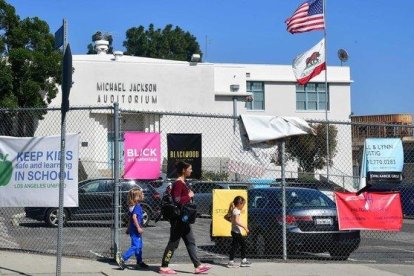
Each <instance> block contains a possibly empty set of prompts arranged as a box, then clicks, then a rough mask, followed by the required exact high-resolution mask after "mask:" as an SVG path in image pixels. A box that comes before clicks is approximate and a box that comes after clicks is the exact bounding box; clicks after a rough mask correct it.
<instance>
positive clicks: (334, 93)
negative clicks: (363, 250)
mask: <svg viewBox="0 0 414 276" xmlns="http://www.w3.org/2000/svg"><path fill="white" fill-rule="evenodd" d="M73 67H74V72H73V86H72V89H71V92H70V105H71V106H72V107H78V106H92V107H97V106H110V105H113V103H114V102H118V103H119V107H120V109H121V110H122V111H124V110H128V111H156V112H161V113H162V112H167V113H171V112H177V113H197V114H222V115H240V114H255V115H271V116H295V117H300V118H304V119H313V120H325V116H326V113H325V104H326V101H327V99H326V97H325V95H326V94H325V77H324V73H323V72H322V74H320V75H319V76H317V77H315V78H314V79H312V80H311V82H310V83H308V84H307V85H306V86H297V85H296V80H295V77H294V75H293V71H292V67H291V65H270V64H220V63H207V62H206V63H204V62H184V61H173V60H162V59H152V58H144V57H135V56H125V55H124V56H122V55H117V56H115V55H113V54H107V53H105V51H103V52H101V53H99V54H97V55H74V56H73ZM327 79H328V88H329V89H328V93H327V94H328V112H327V114H328V118H329V120H332V121H344V122H349V121H350V119H349V118H350V113H351V86H350V84H351V83H352V81H351V78H350V68H349V67H346V66H344V67H336V66H329V67H328V70H327ZM249 96H252V98H253V101H252V102H246V99H247V98H246V97H249ZM60 104H61V92H59V93H58V96H57V97H56V98H55V99H54V100H53V101H52V103H51V104H50V105H49V107H60ZM84 114H85V115H84V116H83V117H82V119H81V122H78V123H79V124H78V125H77V126H76V127H74V128H72V127H71V126H70V125H69V124H68V127H67V132H71V131H77V132H79V133H80V135H81V146H80V157H81V159H82V160H90V162H89V163H88V164H89V165H87V166H86V169H87V170H89V176H93V172H94V171H97V170H96V168H100V167H101V166H103V165H102V164H104V163H107V162H108V160H110V159H111V152H112V150H111V145H110V144H111V143H109V142H110V141H106V143H105V141H102V140H100V142H99V143H96V141H95V143H94V140H95V139H97V137H96V136H97V135H96V133H103V132H105V131H106V132H108V129H112V125H113V121H112V120H113V117H112V116H113V115H112V114H111V112H109V111H99V110H97V111H96V112H91V111H85V112H84ZM54 115H57V113H55V114H54ZM59 116H60V114H59ZM121 116H122V131H146V132H152V131H155V132H156V131H157V130H158V129H159V126H160V125H163V131H164V132H166V131H167V132H171V133H177V132H183V131H184V132H186V131H188V132H191V129H188V130H186V129H185V128H184V129H183V128H182V126H181V127H180V130H179V131H177V130H176V129H175V127H176V126H174V123H172V122H171V121H170V122H169V124H168V126H166V125H165V124H163V120H164V118H163V116H154V115H151V114H139V115H138V114H134V113H133V112H132V113H131V112H124V113H122V114H121ZM69 118H70V117H69ZM42 124H45V125H47V126H48V127H47V131H46V128H45V127H39V128H38V131H37V132H36V135H51V134H60V117H59V118H58V117H56V116H52V114H47V115H46V116H45V119H44V120H43V121H41V122H39V126H41V125H42ZM209 129H211V126H209V125H206V126H205V130H206V133H204V131H201V133H202V134H203V147H204V144H208V143H209V142H210V140H214V139H215V137H214V136H211V135H209V134H208V133H207V132H208V130H209ZM229 131H230V132H232V131H233V130H232V129H231V130H229ZM46 132H47V133H46ZM164 134H166V133H164ZM163 136H165V135H163ZM100 139H102V138H100ZM162 139H165V137H163V138H162ZM211 144H212V146H214V147H219V145H216V144H214V143H211ZM337 149H338V153H337V156H336V157H335V160H334V164H340V166H338V167H337V168H332V172H331V173H332V175H335V174H337V175H341V176H346V177H348V176H349V177H351V176H352V143H351V128H350V127H346V128H338V146H337ZM163 150H166V149H165V145H163ZM208 155H210V156H208ZM213 155H215V156H213ZM228 156H229V153H228V152H226V149H223V148H221V149H220V148H218V149H217V150H211V151H209V152H203V158H208V157H210V158H222V157H223V158H224V157H228ZM86 163H87V162H85V164H86ZM203 164H204V160H203ZM95 176H96V175H95ZM264 177H265V176H264ZM332 180H333V181H335V179H334V178H332ZM349 180H351V178H349ZM338 181H339V180H338ZM341 185H342V184H341ZM346 186H347V188H350V187H351V186H352V183H347V184H346Z"/></svg>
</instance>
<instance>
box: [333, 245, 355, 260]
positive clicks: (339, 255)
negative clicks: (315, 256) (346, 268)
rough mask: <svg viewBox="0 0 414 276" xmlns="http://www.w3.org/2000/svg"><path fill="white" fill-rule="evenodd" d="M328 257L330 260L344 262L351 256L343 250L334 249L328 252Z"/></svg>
mask: <svg viewBox="0 0 414 276" xmlns="http://www.w3.org/2000/svg"><path fill="white" fill-rule="evenodd" d="M329 255H331V258H332V259H334V260H337V261H346V260H347V259H348V258H349V255H351V252H349V251H346V250H343V249H341V248H334V249H331V250H329Z"/></svg>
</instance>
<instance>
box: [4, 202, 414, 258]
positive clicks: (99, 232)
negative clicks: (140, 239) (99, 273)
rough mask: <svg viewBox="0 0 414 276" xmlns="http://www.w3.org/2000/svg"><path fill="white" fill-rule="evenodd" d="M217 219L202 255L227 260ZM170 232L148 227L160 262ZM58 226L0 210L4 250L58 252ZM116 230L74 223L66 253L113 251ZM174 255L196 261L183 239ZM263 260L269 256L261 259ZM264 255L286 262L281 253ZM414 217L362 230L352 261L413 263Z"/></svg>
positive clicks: (148, 252) (203, 233)
mask: <svg viewBox="0 0 414 276" xmlns="http://www.w3.org/2000/svg"><path fill="white" fill-rule="evenodd" d="M210 222H211V219H210V218H208V217H204V218H198V219H197V221H196V223H195V224H194V225H193V231H194V234H195V237H196V241H197V246H198V254H199V257H200V258H202V259H203V260H205V261H215V262H221V261H224V260H225V259H226V258H227V252H223V251H222V250H219V249H218V248H216V247H215V245H214V243H213V242H211V241H210V236H209V227H210ZM168 236H169V223H168V222H166V221H159V222H157V223H156V224H154V222H151V224H150V225H149V226H148V227H146V228H145V233H144V253H143V254H144V258H145V259H147V260H148V261H151V262H158V261H159V260H160V258H161V256H162V254H163V250H164V248H165V245H166V244H167V241H168ZM56 237H57V229H56V228H50V227H47V226H46V225H45V224H44V223H43V222H38V221H34V220H31V219H26V218H24V217H22V209H21V208H13V209H12V208H7V209H6V208H3V209H2V210H0V249H14V250H23V251H32V252H41V253H46V254H54V253H55V252H56V239H57V238H56ZM120 237H121V243H120V246H121V249H122V250H125V249H126V248H127V247H128V246H129V236H128V235H126V234H124V229H122V230H121V233H120ZM111 240H112V229H111V223H110V221H87V222H71V223H69V224H68V225H67V226H66V227H65V228H64V254H65V255H70V256H80V257H88V258H98V257H109V256H110V255H111ZM288 258H289V259H294V260H301V261H309V260H310V261H322V262H326V261H332V260H331V258H330V256H329V254H327V253H322V254H306V253H302V254H295V255H289V256H288ZM174 260H176V261H188V262H189V261H190V259H189V257H188V254H187V251H186V249H185V246H184V244H183V243H181V244H180V246H179V248H178V250H177V251H176V253H175V256H174ZM261 260H263V258H261ZM264 260H269V261H281V257H280V256H271V257H270V258H266V259H264ZM413 260H414V220H412V219H405V220H404V226H403V229H402V231H401V232H378V231H362V232H361V244H360V246H359V248H358V249H357V250H356V251H355V252H353V253H352V254H351V256H350V258H349V259H348V262H361V263H413V262H414V261H413Z"/></svg>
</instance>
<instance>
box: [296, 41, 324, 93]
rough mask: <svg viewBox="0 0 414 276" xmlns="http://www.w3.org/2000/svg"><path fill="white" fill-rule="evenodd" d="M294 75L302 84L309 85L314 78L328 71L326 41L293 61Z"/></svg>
mask: <svg viewBox="0 0 414 276" xmlns="http://www.w3.org/2000/svg"><path fill="white" fill-rule="evenodd" d="M292 67H293V73H294V74H295V77H296V79H297V80H298V82H299V83H300V84H302V85H303V84H306V83H308V82H309V81H310V80H311V79H312V78H313V77H315V76H317V75H319V74H320V73H321V72H322V71H323V70H326V62H325V39H322V40H321V41H320V42H319V43H318V44H316V45H315V46H313V47H312V48H311V49H309V50H308V51H306V52H305V53H303V54H301V55H299V56H297V57H296V58H295V59H294V60H293V65H292Z"/></svg>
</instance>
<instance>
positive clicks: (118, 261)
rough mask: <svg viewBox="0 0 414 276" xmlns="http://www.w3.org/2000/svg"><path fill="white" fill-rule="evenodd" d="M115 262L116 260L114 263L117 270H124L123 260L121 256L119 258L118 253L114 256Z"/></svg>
mask: <svg viewBox="0 0 414 276" xmlns="http://www.w3.org/2000/svg"><path fill="white" fill-rule="evenodd" d="M115 260H116V263H117V264H118V266H119V268H120V269H121V270H124V269H125V261H124V259H123V258H122V256H121V254H120V253H117V254H116V256H115Z"/></svg>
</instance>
